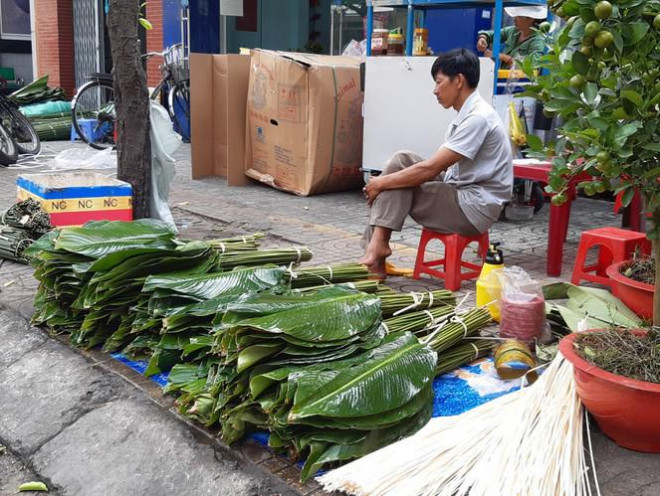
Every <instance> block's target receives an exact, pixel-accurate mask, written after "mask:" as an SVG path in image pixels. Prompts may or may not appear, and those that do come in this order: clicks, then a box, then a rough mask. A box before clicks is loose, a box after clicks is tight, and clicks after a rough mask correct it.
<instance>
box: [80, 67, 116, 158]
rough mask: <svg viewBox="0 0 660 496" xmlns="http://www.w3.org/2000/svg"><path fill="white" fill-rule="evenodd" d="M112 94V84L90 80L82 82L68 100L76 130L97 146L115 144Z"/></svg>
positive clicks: (82, 137) (83, 137)
mask: <svg viewBox="0 0 660 496" xmlns="http://www.w3.org/2000/svg"><path fill="white" fill-rule="evenodd" d="M114 95H115V91H114V89H113V87H112V84H110V83H107V82H105V81H99V80H93V81H90V82H88V83H85V84H84V85H82V86H81V87H80V89H79V90H78V93H76V96H75V97H74V98H73V101H72V102H71V118H72V121H73V127H74V129H75V130H76V133H78V136H79V137H80V139H82V140H83V141H84V142H85V143H87V144H88V145H89V146H91V147H92V148H96V149H97V150H104V149H106V148H110V147H113V146H115V121H116V115H115V104H114Z"/></svg>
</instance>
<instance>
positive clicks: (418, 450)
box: [318, 355, 600, 496]
mask: <svg viewBox="0 0 660 496" xmlns="http://www.w3.org/2000/svg"><path fill="white" fill-rule="evenodd" d="M318 480H319V482H320V483H321V484H322V485H323V487H324V488H325V489H326V490H329V491H332V490H341V491H345V492H347V493H349V494H354V495H356V496H467V495H468V494H469V496H516V495H531V494H536V495H540V496H585V495H590V494H592V493H591V488H590V486H589V479H588V474H587V462H586V457H585V452H584V449H583V409H582V406H581V402H580V399H579V398H578V396H577V394H576V391H575V383H574V381H573V369H572V367H571V365H570V364H569V363H568V362H566V360H565V359H564V358H563V357H562V356H561V355H558V356H557V358H556V359H555V360H554V361H553V362H552V363H551V364H550V365H549V366H548V368H547V370H546V371H545V372H544V373H543V374H542V375H541V377H540V378H539V379H538V380H537V381H536V383H535V384H534V385H533V386H531V387H528V388H525V389H521V390H520V391H516V392H514V393H510V394H508V395H505V396H502V397H500V398H497V399H495V400H493V401H491V402H488V403H485V404H483V405H481V406H479V407H477V408H475V409H473V410H470V411H468V412H466V413H463V414H462V415H457V416H453V417H436V418H433V419H431V421H430V422H429V423H428V425H426V426H425V427H424V428H423V429H422V430H420V431H419V432H418V433H417V434H415V435H414V436H411V437H409V438H407V439H404V440H402V441H399V442H397V443H394V444H391V445H390V446H387V447H385V448H383V449H380V450H378V451H376V452H374V453H371V454H369V455H367V456H365V457H363V458H361V459H359V460H356V461H354V462H351V463H349V464H347V465H344V466H343V467H339V468H337V469H335V470H333V471H331V472H328V473H327V474H325V475H323V476H321V477H319V478H318ZM594 480H595V474H594ZM596 487H597V483H596ZM598 494H600V492H599V491H598Z"/></svg>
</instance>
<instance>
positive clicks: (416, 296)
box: [392, 293, 424, 317]
mask: <svg viewBox="0 0 660 496" xmlns="http://www.w3.org/2000/svg"><path fill="white" fill-rule="evenodd" d="M410 296H412V299H413V302H412V303H411V304H410V305H408V306H407V307H405V308H402V309H401V310H397V311H396V312H394V313H393V314H392V315H393V316H394V317H396V316H397V315H400V314H402V313H405V312H407V311H408V310H412V309H414V308H417V307H418V306H419V305H420V304H421V303H422V301H424V295H423V294H422V293H410Z"/></svg>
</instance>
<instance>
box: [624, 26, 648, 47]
mask: <svg viewBox="0 0 660 496" xmlns="http://www.w3.org/2000/svg"><path fill="white" fill-rule="evenodd" d="M649 28H650V25H649V24H648V23H647V22H631V23H628V24H624V23H622V24H621V36H622V37H623V44H624V46H631V45H635V44H637V43H639V42H640V41H641V40H642V38H644V36H646V33H647V32H648V30H649Z"/></svg>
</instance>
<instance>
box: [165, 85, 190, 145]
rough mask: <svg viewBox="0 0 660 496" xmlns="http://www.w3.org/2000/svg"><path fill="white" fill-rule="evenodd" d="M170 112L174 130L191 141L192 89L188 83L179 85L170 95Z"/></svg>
mask: <svg viewBox="0 0 660 496" xmlns="http://www.w3.org/2000/svg"><path fill="white" fill-rule="evenodd" d="M167 103H168V110H169V112H170V117H171V118H172V123H173V124H174V130H175V131H176V132H177V133H179V134H180V135H181V136H182V137H183V139H184V140H187V141H190V88H189V85H188V81H185V82H183V83H179V84H177V85H176V86H175V87H174V88H172V90H171V91H170V93H169V95H168V102H167Z"/></svg>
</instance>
